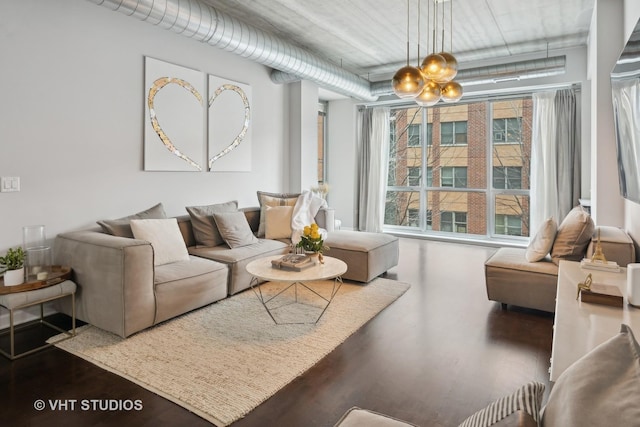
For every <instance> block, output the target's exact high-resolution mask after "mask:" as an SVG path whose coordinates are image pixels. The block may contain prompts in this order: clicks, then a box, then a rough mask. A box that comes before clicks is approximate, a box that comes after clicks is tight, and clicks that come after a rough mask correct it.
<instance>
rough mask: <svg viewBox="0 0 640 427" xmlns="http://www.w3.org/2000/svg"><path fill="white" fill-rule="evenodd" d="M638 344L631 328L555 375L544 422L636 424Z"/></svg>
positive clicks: (639, 396)
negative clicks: (556, 377)
mask: <svg viewBox="0 0 640 427" xmlns="http://www.w3.org/2000/svg"><path fill="white" fill-rule="evenodd" d="M638 402H640V346H638V342H637V341H636V340H635V338H634V336H633V332H632V331H631V328H629V327H628V326H627V325H621V327H620V333H619V334H617V335H615V336H614V337H612V338H610V339H609V340H608V341H605V342H604V343H602V344H600V345H599V346H598V347H596V348H594V349H593V350H591V351H590V352H589V353H587V354H586V355H584V356H583V357H582V358H581V359H579V360H577V361H576V362H575V363H574V364H573V365H571V366H570V367H569V368H567V369H566V370H565V371H564V372H563V373H562V374H561V375H560V377H558V380H557V381H556V383H555V385H554V386H553V389H552V390H551V393H550V394H549V399H548V401H547V405H546V406H545V408H544V409H543V414H542V425H543V426H636V425H638V420H640V405H638Z"/></svg>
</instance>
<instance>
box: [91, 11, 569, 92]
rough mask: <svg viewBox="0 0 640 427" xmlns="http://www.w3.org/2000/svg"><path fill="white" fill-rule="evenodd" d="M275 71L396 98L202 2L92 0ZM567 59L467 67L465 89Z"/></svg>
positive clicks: (281, 78) (275, 75)
mask: <svg viewBox="0 0 640 427" xmlns="http://www.w3.org/2000/svg"><path fill="white" fill-rule="evenodd" d="M89 1H90V2H92V3H94V4H97V5H101V6H104V7H107V8H109V9H112V10H114V11H119V12H121V13H124V14H126V15H129V16H133V17H135V18H137V19H139V20H141V21H145V22H148V23H150V24H153V25H157V26H159V27H161V28H164V29H167V30H171V31H173V32H175V33H178V34H181V35H183V36H185V37H189V38H193V39H196V40H199V41H201V42H204V43H207V44H209V45H211V46H215V47H217V48H220V49H223V50H225V51H227V52H231V53H234V54H237V55H239V56H242V57H243V58H247V59H250V60H252V61H255V62H258V63H260V64H263V65H266V66H268V67H271V68H273V69H274V70H273V71H272V73H271V79H272V81H274V82H276V83H290V82H293V81H298V80H310V81H313V82H315V83H316V84H318V85H319V86H320V87H323V88H326V89H328V90H331V91H333V92H336V93H339V94H342V95H346V96H348V97H353V98H356V99H358V100H362V101H367V102H372V101H375V100H377V99H378V97H380V96H384V95H391V94H393V89H392V87H391V81H390V80H386V81H381V82H374V83H370V82H369V81H367V80H366V79H363V78H362V77H360V76H358V75H356V74H354V73H351V72H349V71H346V70H344V69H342V68H341V67H338V66H337V65H334V64H333V63H331V62H329V61H326V60H324V59H321V58H319V57H317V56H315V55H313V54H311V53H309V52H307V51H306V50H304V49H302V48H300V47H298V46H296V45H294V44H292V43H290V42H288V41H286V40H283V39H281V38H279V37H276V36H274V35H272V34H269V33H268V32H265V31H262V30H260V29H257V28H255V27H252V26H249V25H247V24H245V23H243V22H241V21H239V20H238V19H236V18H233V17H232V16H230V15H227V14H225V13H223V12H221V11H218V10H217V9H215V8H213V7H212V6H210V5H208V4H205V3H203V2H202V1H200V0H162V1H158V0H89ZM565 62H566V58H565V56H556V57H552V58H542V59H534V60H527V61H520V62H513V63H509V64H500V65H490V66H485V67H478V68H469V69H463V70H460V71H459V72H458V76H457V77H456V80H457V81H459V83H460V84H462V85H463V86H470V85H477V84H483V83H495V82H500V81H507V80H520V79H527V78H534V77H545V76H551V75H557V74H562V73H564V72H565Z"/></svg>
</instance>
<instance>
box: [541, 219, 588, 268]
mask: <svg viewBox="0 0 640 427" xmlns="http://www.w3.org/2000/svg"><path fill="white" fill-rule="evenodd" d="M594 231H595V225H594V224H593V220H592V219H591V216H590V215H589V214H588V213H587V212H585V210H584V209H582V207H580V206H576V207H575V208H573V209H572V210H571V212H569V213H568V214H567V216H566V217H565V218H564V219H563V220H562V222H561V223H560V226H559V227H558V232H557V233H556V238H555V240H554V242H553V247H552V248H551V260H552V261H553V262H554V263H556V264H559V263H560V260H562V259H566V260H569V261H580V260H581V259H582V258H584V255H585V253H586V252H587V246H588V245H589V242H590V241H591V237H592V236H593V232H594Z"/></svg>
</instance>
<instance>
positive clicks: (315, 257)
mask: <svg viewBox="0 0 640 427" xmlns="http://www.w3.org/2000/svg"><path fill="white" fill-rule="evenodd" d="M305 253H306V255H307V256H308V257H310V258H311V260H312V261H313V262H314V264H324V258H323V257H322V253H321V252H312V251H307V252H305Z"/></svg>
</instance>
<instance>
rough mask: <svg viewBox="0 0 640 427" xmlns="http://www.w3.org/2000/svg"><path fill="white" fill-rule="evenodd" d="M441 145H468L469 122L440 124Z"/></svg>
mask: <svg viewBox="0 0 640 427" xmlns="http://www.w3.org/2000/svg"><path fill="white" fill-rule="evenodd" d="M440 144H442V145H466V144H467V122H466V121H465V122H443V123H441V124H440Z"/></svg>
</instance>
